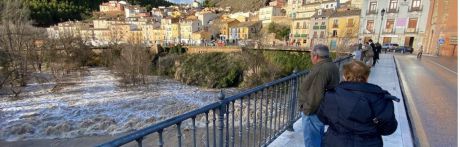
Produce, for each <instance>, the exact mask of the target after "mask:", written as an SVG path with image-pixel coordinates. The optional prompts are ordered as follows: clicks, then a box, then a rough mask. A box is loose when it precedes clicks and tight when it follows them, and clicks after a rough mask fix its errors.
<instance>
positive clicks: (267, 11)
mask: <svg viewBox="0 0 460 147" xmlns="http://www.w3.org/2000/svg"><path fill="white" fill-rule="evenodd" d="M281 15H282V13H281V8H280V7H274V6H268V7H263V8H260V9H259V20H260V21H262V24H264V25H266V24H269V23H271V22H272V18H273V16H281Z"/></svg>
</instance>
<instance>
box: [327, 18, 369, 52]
mask: <svg viewBox="0 0 460 147" xmlns="http://www.w3.org/2000/svg"><path fill="white" fill-rule="evenodd" d="M360 14H361V10H360V9H356V10H350V9H343V10H342V9H338V10H337V11H335V12H334V13H333V14H332V15H331V16H330V17H329V20H328V24H327V28H328V29H327V31H328V45H329V47H330V48H331V49H345V48H347V47H349V46H350V45H352V44H354V43H357V42H358V32H359V26H360V25H359V19H360Z"/></svg>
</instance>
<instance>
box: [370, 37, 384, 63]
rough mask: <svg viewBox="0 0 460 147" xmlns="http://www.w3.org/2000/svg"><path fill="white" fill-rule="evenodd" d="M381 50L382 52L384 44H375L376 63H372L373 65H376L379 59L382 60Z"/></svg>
mask: <svg viewBox="0 0 460 147" xmlns="http://www.w3.org/2000/svg"><path fill="white" fill-rule="evenodd" d="M380 52H382V45H381V44H380V43H378V42H377V43H376V44H375V49H374V63H372V66H375V63H377V61H378V60H380Z"/></svg>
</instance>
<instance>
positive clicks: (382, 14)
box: [377, 9, 385, 42]
mask: <svg viewBox="0 0 460 147" xmlns="http://www.w3.org/2000/svg"><path fill="white" fill-rule="evenodd" d="M380 15H381V16H382V18H381V20H380V29H379V37H378V38H377V42H380V34H382V24H383V16H384V15H385V9H382V10H381V11H380Z"/></svg>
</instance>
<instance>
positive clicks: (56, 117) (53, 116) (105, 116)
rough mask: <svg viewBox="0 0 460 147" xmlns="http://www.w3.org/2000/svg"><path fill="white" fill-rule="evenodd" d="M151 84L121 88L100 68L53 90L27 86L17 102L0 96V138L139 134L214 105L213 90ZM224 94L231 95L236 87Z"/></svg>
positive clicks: (158, 80)
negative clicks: (181, 115)
mask: <svg viewBox="0 0 460 147" xmlns="http://www.w3.org/2000/svg"><path fill="white" fill-rule="evenodd" d="M149 78H152V79H154V80H152V81H155V82H154V83H152V84H149V85H147V86H144V87H139V88H129V89H126V88H120V87H119V83H118V78H117V77H116V76H114V75H113V74H112V73H111V72H110V71H109V70H106V69H104V68H91V69H89V71H88V73H87V74H86V75H82V76H77V77H73V78H69V82H68V83H70V84H68V85H67V86H63V87H62V88H61V89H59V90H58V91H55V92H51V91H52V87H53V86H54V85H55V84H54V83H44V84H30V86H28V87H26V89H27V91H28V92H27V93H26V94H25V95H24V96H23V97H22V98H21V99H20V100H14V101H11V100H8V98H6V97H0V99H1V100H0V126H1V128H0V139H2V140H8V141H15V140H28V139H50V138H73V137H79V136H88V135H108V134H117V133H123V132H128V131H133V130H138V129H141V128H144V127H147V126H149V125H152V124H154V123H156V122H158V121H160V120H164V119H166V118H170V117H173V116H176V115H178V114H182V113H184V112H187V111H190V110H193V109H196V108H199V107H202V106H205V105H207V104H210V103H212V102H215V101H217V97H218V93H219V91H218V90H215V89H203V88H198V87H193V86H187V85H183V84H181V83H179V82H177V81H174V80H169V79H161V77H149ZM227 91H230V92H236V91H237V90H236V89H229V90H227Z"/></svg>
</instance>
